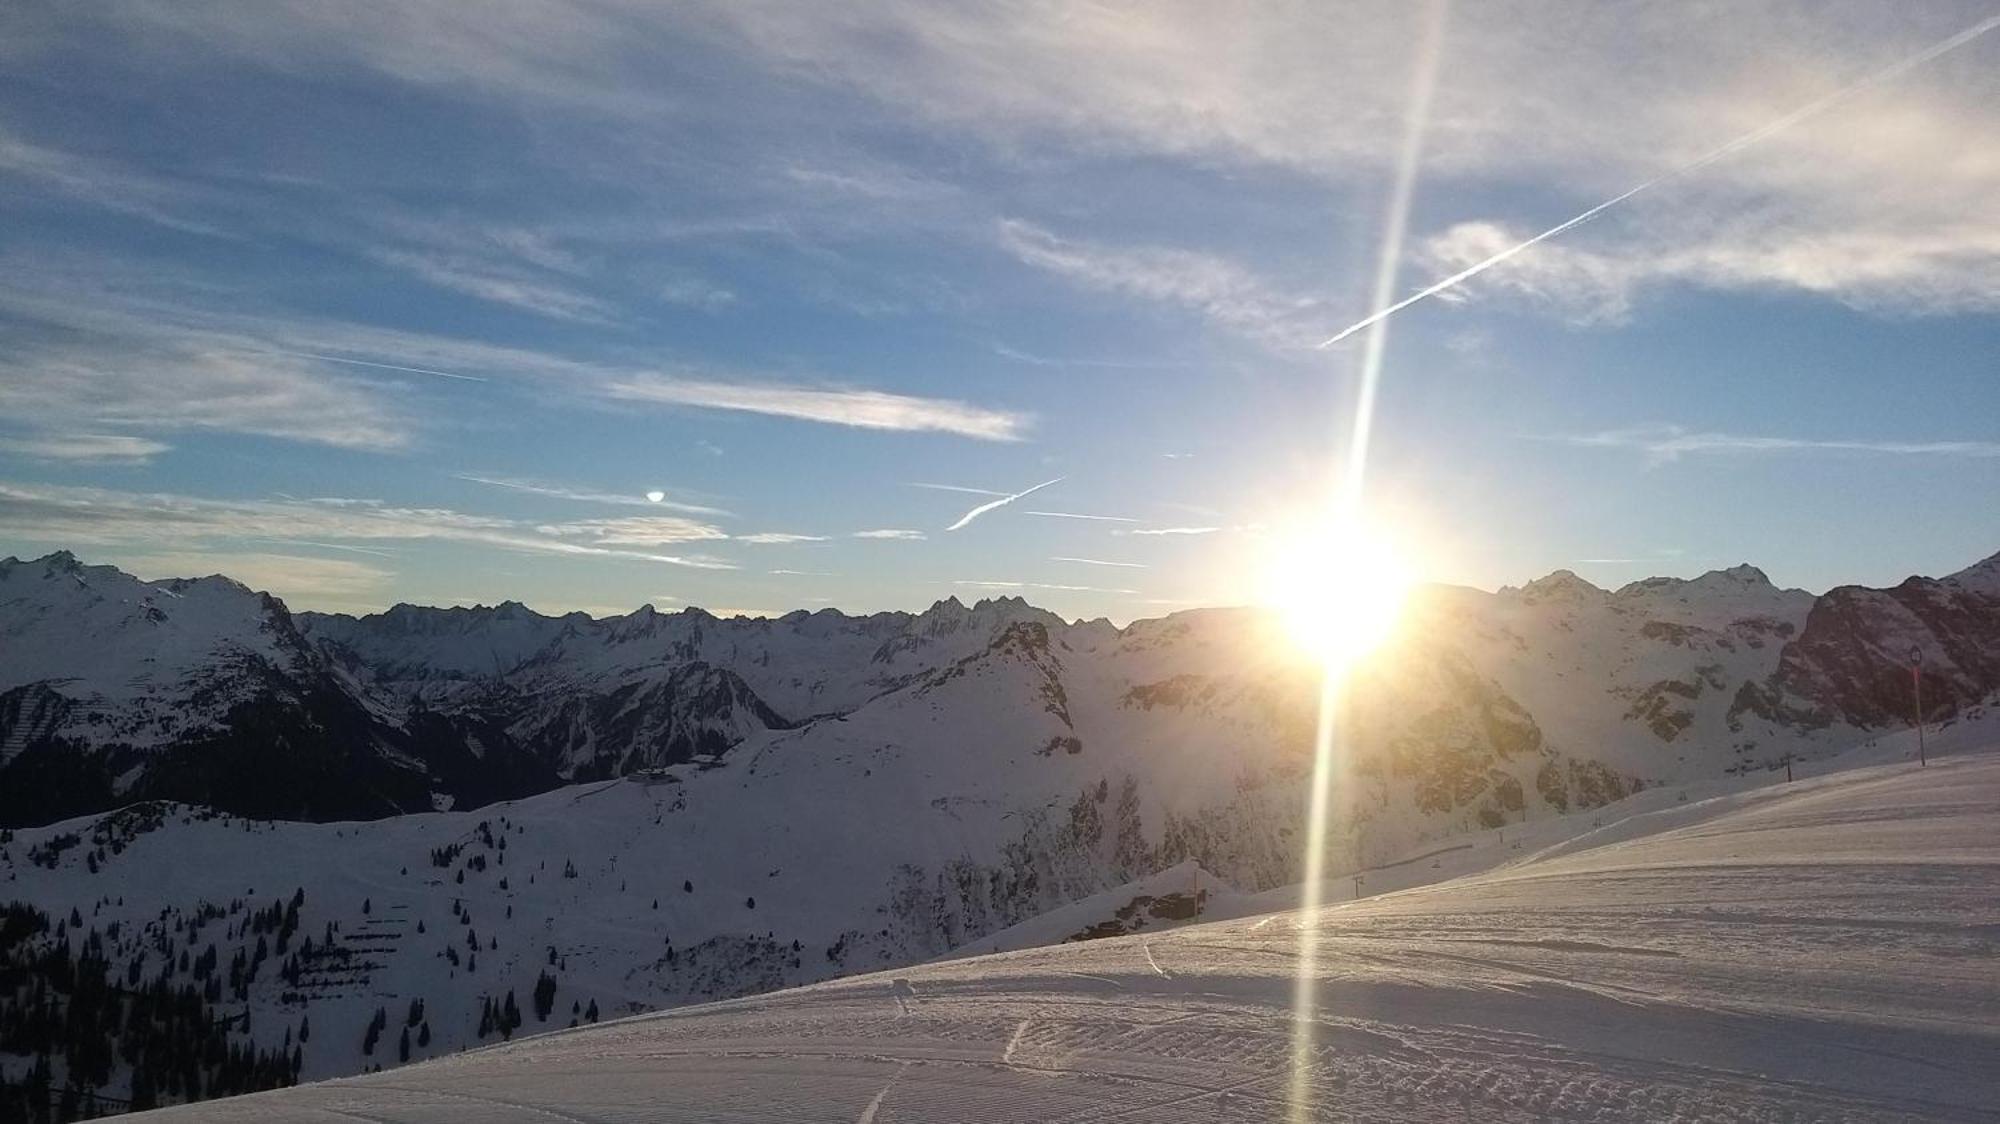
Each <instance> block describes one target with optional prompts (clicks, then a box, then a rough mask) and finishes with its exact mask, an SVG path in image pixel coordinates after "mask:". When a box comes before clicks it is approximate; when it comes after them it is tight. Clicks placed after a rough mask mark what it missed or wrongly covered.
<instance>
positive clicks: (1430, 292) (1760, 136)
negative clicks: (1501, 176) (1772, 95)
mask: <svg viewBox="0 0 2000 1124" xmlns="http://www.w3.org/2000/svg"><path fill="white" fill-rule="evenodd" d="M1996 27H2000V15H1996V16H1992V17H1990V18H1988V19H1985V20H1981V21H1980V22H1979V23H1976V24H1973V25H1972V26H1971V27H1968V28H1966V29H1965V30H1964V31H1961V32H1959V33H1958V34H1956V35H1954V36H1952V37H1951V38H1949V39H1942V40H1939V41H1938V42H1936V43H1933V44H1932V45H1930V46H1929V47H1926V48H1924V49H1923V50H1921V51H1918V52H1917V53H1916V54H1914V55H1911V56H1909V57H1908V58H1905V59H1903V60H1901V61H1899V62H1896V63H1893V64H1891V65H1889V66H1886V67H1884V68H1882V69H1881V70H1878V71H1875V72H1874V73H1873V74H1869V75H1867V76H1865V77H1863V78H1861V79H1860V80H1858V81H1856V82H1854V83H1852V84H1850V85H1847V86H1843V87H1841V88H1840V89H1838V90H1835V91H1834V92H1832V93H1830V94H1827V95H1825V96H1823V97H1820V98H1818V99H1815V100H1813V101H1810V102H1807V103H1806V104H1805V105H1802V106H1800V107H1799V108H1797V109H1794V110H1792V111H1791V112H1790V113H1787V114H1785V115H1784V116H1783V117H1780V118H1777V119H1776V120H1774V121H1771V122H1769V123H1767V124H1765V125H1763V126H1761V127H1759V128H1757V129H1753V130H1751V131H1750V132H1747V133H1745V134H1743V135H1742V136H1740V137H1737V138H1736V139H1735V140H1732V141H1730V142H1729V143H1727V144H1725V145H1723V146H1722V147H1720V148H1717V149H1714V150H1712V151H1710V152H1708V153H1707V154H1705V155H1703V156H1701V157H1699V158H1697V159H1695V160H1694V161H1692V162H1691V163H1687V164H1683V165H1681V166H1680V167H1678V168H1675V169H1673V170H1672V171H1670V172H1666V173H1664V174H1661V175H1658V176H1655V177H1653V178H1652V179H1649V180H1647V181H1646V182H1644V183H1642V184H1640V185H1639V186H1637V187H1634V188H1632V189H1630V190H1628V191H1626V192H1624V193H1623V194H1620V195H1616V196H1613V197H1612V198H1610V199H1607V200H1605V201H1604V202H1602V203H1599V204H1598V205H1597V206H1595V207H1592V208H1591V209H1589V210H1588V211H1585V212H1583V213H1582V214H1580V215H1577V216H1576V217H1575V218H1572V219H1569V220H1568V221H1566V222H1562V223H1559V224H1557V225H1555V226H1552V227H1550V228H1548V229H1547V230H1544V231H1542V232H1541V233H1540V234H1537V235H1535V236H1534V237H1533V238H1530V239H1528V240H1527V241H1525V242H1521V243H1518V244H1516V245H1513V246H1509V247H1508V248H1506V249H1504V250H1502V251H1500V252H1499V253H1497V254H1494V255H1493V256H1492V257H1490V258H1487V259H1486V260H1485V261H1481V262H1477V263H1475V264H1473V265H1469V266H1467V267H1465V268H1464V269H1461V270H1459V271H1458V272H1457V273H1454V274H1452V275H1451V276H1449V277H1447V278H1445V279H1444V280H1442V281H1439V282H1437V283H1436V284H1433V285H1431V286H1429V287H1427V288H1424V289H1420V290H1418V291H1417V292H1416V293H1413V294H1411V295H1410V296H1407V297H1404V298H1403V299H1402V300H1399V301H1397V302H1396V303H1395V304H1392V305H1390V306H1389V307H1387V308H1384V309H1382V310H1381V311H1379V312H1376V313H1374V314H1372V315H1370V316H1369V317H1368V318H1367V319H1365V320H1358V321H1356V322H1355V323H1353V324H1350V325H1348V326H1347V327H1345V328H1343V329H1341V330H1340V331H1339V332H1338V333H1336V334H1334V335H1333V336H1331V337H1329V338H1328V339H1327V340H1326V341H1325V342H1323V343H1321V344H1320V345H1319V346H1320V347H1322V348H1326V347H1332V346H1333V345H1334V344H1337V343H1339V342H1340V341H1341V340H1344V339H1346V338H1347V337H1349V336H1351V335H1353V334H1354V333H1356V332H1358V331H1360V330H1361V329H1363V328H1366V327H1367V326H1369V325H1370V324H1373V323H1375V322H1376V321H1378V320H1384V319H1387V318H1388V317H1390V316H1393V315H1395V314H1396V313H1398V312H1401V311H1402V310H1403V309H1406V308H1408V307H1410V306H1411V305H1413V304H1415V303H1417V302H1418V301H1420V300H1424V299H1425V298H1427V297H1434V296H1436V295H1437V294H1439V293H1442V292H1444V291H1445V290H1446V289H1450V288H1453V287H1455V286H1457V285H1458V284H1459V283H1460V282H1462V281H1465V280H1467V279H1469V278H1472V277H1477V276H1478V275H1479V274H1482V273H1484V272H1486V271H1487V270H1489V269H1492V268H1493V267H1494V266H1496V265H1499V264H1500V263H1501V262H1504V261H1506V260H1507V259H1508V258H1511V257H1513V256H1514V255H1516V254H1518V253H1520V252H1521V251H1523V250H1525V249H1527V248H1529V247H1530V246H1533V245H1535V244H1536V243H1538V242H1545V241H1547V240H1548V239H1551V238H1554V237H1555V236H1556V235H1558V234H1561V233H1562V232H1564V231H1566V230H1569V229H1571V228H1572V227H1577V226H1581V225H1583V224H1584V223H1587V222H1589V221H1590V220H1591V219H1594V218H1596V217H1597V216H1598V215H1600V214H1603V213H1604V212H1605V211H1607V210H1609V209H1611V208H1612V207H1616V206H1617V205H1618V204H1620V203H1623V202H1624V201H1625V200H1627V199H1630V198H1632V197H1633V196H1634V195H1637V194H1639V193H1640V192H1642V191H1649V190H1651V189H1653V188H1655V187H1658V186H1660V185H1661V184H1663V183H1667V182H1669V181H1671V180H1677V179H1680V178H1681V177H1682V176H1687V175H1692V174H1693V173H1695V172H1698V171H1700V170H1702V169H1703V168H1706V167H1708V166H1709V165H1711V164H1713V163H1715V162H1716V161H1718V160H1722V159H1725V158H1727V157H1729V156H1732V155H1734V154H1735V153H1737V152H1740V151H1742V150H1743V149H1745V148H1748V147H1750V146H1751V145H1753V144H1756V143H1758V142H1760V141H1763V140H1766V139H1768V138H1770V137H1771V136H1773V135H1775V134H1777V133H1781V132H1783V131H1785V130H1786V129H1789V128H1791V127H1792V126H1793V125H1796V124H1798V123H1799V122H1801V121H1803V120H1805V119H1806V118H1808V117H1812V116H1815V115H1817V114H1819V113H1823V112H1825V111H1826V110H1828V109H1831V108H1832V107H1833V106H1835V105H1838V104H1840V103H1841V102H1843V101H1846V100H1847V99H1848V98H1851V97H1853V96H1854V95H1856V94H1859V93H1861V92H1863V91H1865V90H1868V89H1870V88H1872V87H1874V86H1879V85H1881V84H1882V83H1884V82H1887V81H1890V80H1891V79H1894V78H1898V77H1901V76H1902V75H1903V74H1905V73H1907V72H1909V71H1911V70H1913V69H1915V68H1917V67H1919V66H1922V65H1923V64H1925V63H1927V62H1930V61H1931V60H1932V59H1935V58H1937V57H1938V56H1939V55H1942V54H1945V53H1947V52H1949V51H1954V50H1957V49H1958V48H1960V47H1963V46H1964V45H1966V44H1967V43H1970V42H1972V41H1973V40H1974V39H1977V38H1979V37H1980V36H1982V35H1984V34H1986V33H1987V32H1989V31H1991V30H1993V29H1994V28H1996Z"/></svg>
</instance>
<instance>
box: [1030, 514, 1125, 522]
mask: <svg viewBox="0 0 2000 1124" xmlns="http://www.w3.org/2000/svg"><path fill="white" fill-rule="evenodd" d="M1021 514H1023V515H1039V516H1041V517H1042V518H1044V519H1087V520H1089V521H1091V522H1093V523H1138V522H1142V520H1138V519H1133V518H1130V517H1128V516H1124V515H1085V514H1083V513H1082V512H1080V511H1024V512H1022V513H1021Z"/></svg>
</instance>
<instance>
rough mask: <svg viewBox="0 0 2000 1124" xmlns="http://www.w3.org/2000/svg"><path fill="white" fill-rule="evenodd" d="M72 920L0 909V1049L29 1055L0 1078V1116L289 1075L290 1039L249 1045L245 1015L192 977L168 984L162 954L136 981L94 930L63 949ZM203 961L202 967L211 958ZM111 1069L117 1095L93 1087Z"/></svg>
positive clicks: (26, 1116)
mask: <svg viewBox="0 0 2000 1124" xmlns="http://www.w3.org/2000/svg"><path fill="white" fill-rule="evenodd" d="M283 917H284V911H282V910H281V911H280V912H279V914H278V921H277V923H278V924H280V925H282V923H283ZM73 920H74V921H75V922H77V923H78V924H79V925H80V922H81V917H80V916H76V917H75V918H74V919H73ZM294 924H296V923H294ZM74 927H78V925H72V924H70V923H65V922H52V921H51V920H50V918H49V916H48V915H47V914H45V913H43V912H42V911H40V910H38V909H36V908H34V907H33V906H30V905H26V904H24V903H18V902H16V903H10V904H7V905H5V906H0V1054H7V1055H13V1056H15V1057H20V1058H30V1059H33V1060H32V1061H31V1063H30V1065H29V1066H28V1068H27V1072H26V1073H25V1075H23V1076H22V1077H21V1078H20V1079H19V1080H16V1081H14V1082H11V1083H9V1082H8V1081H6V1080H5V1079H4V1078H0V1121H14V1120H20V1121H31V1122H35V1124H42V1122H51V1121H68V1120H83V1119H89V1118H91V1117H94V1116H98V1115H103V1114H106V1113H110V1112H123V1111H126V1110H127V1109H140V1108H151V1107H154V1106H156V1105H159V1104H163V1103H172V1102H177V1101H191V1100H198V1099H202V1098H206V1097H219V1096H228V1095H232V1094H236V1093H248V1092H254V1091H257V1090H260V1089H274V1088H279V1087H282V1086H286V1085H291V1084H293V1083H294V1082H296V1081H297V1080H298V1072H299V1066H300V1065H301V1063H302V1061H303V1058H302V1056H301V1054H300V1052H299V1050H298V1048H297V1047H296V1046H292V1047H291V1048H290V1049H288V1050H287V1049H280V1050H271V1051H258V1050H256V1049H255V1048H254V1046H252V1045H251V1044H249V1043H248V1042H247V1033H245V1032H247V1031H248V1029H249V1028H248V1026H247V1025H244V1024H247V1022H248V1017H249V1016H248V1015H247V1014H238V1015H225V1014H223V1013H221V1012H219V1011H217V1010H216V1008H215V1007H214V1005H213V1002H212V1000H210V999H209V998H208V995H207V994H206V993H207V992H208V991H209V990H210V989H208V988H204V987H200V986H197V985H196V983H195V982H194V981H193V980H186V981H183V982H181V983H178V984H176V983H175V982H173V978H172V977H173V976H174V975H175V974H176V966H177V965H176V960H175V959H174V958H173V957H171V956H169V957H166V958H165V964H164V966H163V967H162V969H161V970H160V972H159V974H158V975H156V976H153V977H152V978H151V979H146V978H145V972H144V963H143V956H142V957H141V958H138V959H135V960H134V961H132V962H131V964H130V965H123V966H121V965H115V964H113V962H112V960H111V958H110V955H109V952H108V948H109V945H108V943H107V940H106V934H104V933H100V932H98V931H97V930H96V929H95V928H92V929H90V930H88V931H87V932H86V933H85V934H84V935H83V936H82V937H81V939H79V940H77V941H76V944H77V949H76V950H75V951H72V948H71V939H72V938H71V934H70V933H69V932H67V930H69V929H71V928H74ZM113 939H115V936H114V938H113ZM185 957H186V953H185V951H183V952H182V958H183V959H185ZM203 960H204V961H205V963H206V966H207V967H208V969H209V972H210V973H213V972H214V967H215V964H216V960H215V958H214V957H213V956H212V955H210V954H208V953H204V954H203ZM192 967H193V965H192V963H189V964H188V965H187V967H186V968H184V969H182V973H183V974H189V975H191V974H192V973H191V969H192ZM210 982H213V976H212V975H211V977H210ZM232 1032H235V1033H234V1035H233V1036H232ZM286 1037H287V1039H288V1040H289V1038H290V1035H289V1034H287V1035H286ZM58 1063H59V1064H58ZM9 1069H10V1070H12V1071H15V1072H18V1067H9ZM121 1070H122V1071H124V1072H129V1074H130V1082H129V1086H127V1085H126V1084H125V1083H124V1082H122V1081H121V1082H120V1083H119V1084H118V1085H116V1086H114V1087H115V1088H117V1089H119V1090H120V1091H126V1090H128V1089H129V1094H130V1095H129V1097H122V1098H121V1097H118V1096H114V1095H109V1094H107V1093H106V1092H104V1091H103V1090H104V1089H105V1087H106V1086H111V1085H113V1078H114V1076H120V1075H121ZM58 1073H60V1074H61V1075H62V1077H61V1078H60V1080H58V1078H57V1076H56V1075H57V1074H58Z"/></svg>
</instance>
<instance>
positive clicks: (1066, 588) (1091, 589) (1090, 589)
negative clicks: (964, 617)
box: [951, 578, 1139, 594]
mask: <svg viewBox="0 0 2000 1124" xmlns="http://www.w3.org/2000/svg"><path fill="white" fill-rule="evenodd" d="M951 584H952V585H962V586H969V587H971V588H973V589H1046V590H1053V591H1056V592H1060V593H1131V594H1136V593H1138V592H1139V591H1138V590H1136V589H1107V588H1105V587H1103V586H1095V585H1061V584H1058V583H1055V582H1010V581H973V580H971V579H967V578H961V579H959V580H957V581H954V582H952V583H951Z"/></svg>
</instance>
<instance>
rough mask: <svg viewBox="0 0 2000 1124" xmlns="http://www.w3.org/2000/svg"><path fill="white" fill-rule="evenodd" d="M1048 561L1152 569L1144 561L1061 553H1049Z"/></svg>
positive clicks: (1129, 568) (1130, 568) (1127, 568)
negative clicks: (1074, 555) (1072, 555)
mask: <svg viewBox="0 0 2000 1124" xmlns="http://www.w3.org/2000/svg"><path fill="white" fill-rule="evenodd" d="M1049 561H1051V562H1078V563H1081V564H1083V565H1085V566H1117V567H1119V568H1121V569H1126V570H1150V569H1152V567H1151V566H1148V565H1146V564H1145V563H1144V562H1113V561H1111V560H1110V559H1107V558H1071V557H1069V556H1067V555H1062V554H1055V555H1051V556H1050V557H1049Z"/></svg>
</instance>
